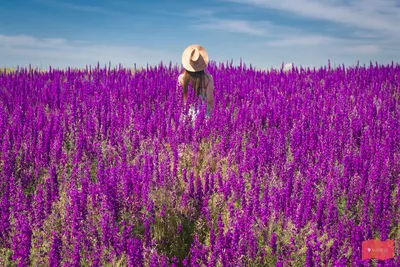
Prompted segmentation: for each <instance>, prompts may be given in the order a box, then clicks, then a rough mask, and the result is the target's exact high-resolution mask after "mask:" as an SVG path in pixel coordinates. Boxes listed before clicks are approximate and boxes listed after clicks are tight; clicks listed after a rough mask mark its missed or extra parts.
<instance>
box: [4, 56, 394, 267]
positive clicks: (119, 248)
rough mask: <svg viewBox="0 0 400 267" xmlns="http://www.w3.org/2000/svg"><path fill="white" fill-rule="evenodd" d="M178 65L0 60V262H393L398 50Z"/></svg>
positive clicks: (353, 264)
mask: <svg viewBox="0 0 400 267" xmlns="http://www.w3.org/2000/svg"><path fill="white" fill-rule="evenodd" d="M180 71H181V69H180V68H179V67H176V66H171V65H169V66H166V65H163V64H160V65H159V66H154V67H148V68H147V69H142V70H140V71H136V72H133V71H131V70H128V69H123V68H115V69H110V68H100V67H99V66H97V67H96V68H93V69H91V68H87V69H85V70H52V69H50V70H48V71H44V72H43V71H40V72H39V71H37V70H32V69H17V70H15V71H12V72H4V71H3V72H0V133H1V134H0V265H1V266H14V265H18V266H29V265H31V266H47V265H48V266H79V265H81V266H101V265H103V266H118V265H119V266H142V265H143V266H182V265H184V266H346V265H348V266H350V264H352V266H372V265H370V264H375V260H368V261H364V262H362V261H361V242H362V241H363V240H367V239H373V238H377V239H380V240H386V239H393V240H395V255H396V257H395V258H394V259H391V260H387V261H385V263H383V262H382V263H381V262H378V266H399V265H400V258H399V256H398V255H399V253H400V241H399V238H400V222H399V219H400V216H399V214H400V192H399V191H400V124H399V121H400V102H399V95H400V66H399V65H390V66H380V65H372V64H371V65H370V66H354V67H344V66H342V67H339V68H334V69H332V68H330V67H329V66H328V67H324V68H320V69H314V70H310V69H302V68H293V69H292V70H290V71H288V72H284V71H283V70H271V71H259V70H255V69H253V68H252V67H251V66H250V67H246V66H244V65H242V64H240V66H233V65H232V64H219V65H217V64H216V63H214V62H213V63H211V64H210V66H209V68H208V71H209V73H211V74H212V75H213V77H214V81H215V86H216V89H215V99H216V106H215V111H214V114H212V118H211V119H206V118H205V116H204V115H205V107H204V108H203V109H202V110H201V112H200V114H199V115H198V117H197V119H196V120H195V121H194V122H191V121H189V119H188V117H187V116H184V114H185V113H187V111H188V107H189V105H190V104H191V103H193V101H194V98H193V92H192V91H190V92H191V93H190V99H189V102H188V104H187V106H185V107H183V106H182V96H181V92H180V91H177V88H176V79H177V77H178V75H179V73H180ZM383 264H385V265H383Z"/></svg>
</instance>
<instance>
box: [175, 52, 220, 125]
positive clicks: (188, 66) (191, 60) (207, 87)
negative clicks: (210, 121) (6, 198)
mask: <svg viewBox="0 0 400 267" xmlns="http://www.w3.org/2000/svg"><path fill="white" fill-rule="evenodd" d="M207 64H208V54H207V52H206V50H205V49H204V48H203V47H202V46H200V45H190V46H188V47H187V48H186V49H185V50H184V51H183V53H182V65H183V68H184V72H183V73H182V74H180V75H179V77H178V87H181V88H182V91H183V103H184V104H185V105H186V102H187V98H188V86H189V83H192V87H193V89H194V90H195V93H196V96H197V97H199V99H200V100H201V101H204V100H206V103H207V112H206V116H207V117H210V114H211V113H212V111H213V110H214V80H213V77H212V76H211V75H210V74H207V73H205V72H204V70H205V68H206V67H207ZM199 104H201V103H199ZM199 108H200V105H197V107H196V108H193V107H191V108H190V112H191V113H192V114H191V115H192V117H193V116H196V115H197V113H198V112H199Z"/></svg>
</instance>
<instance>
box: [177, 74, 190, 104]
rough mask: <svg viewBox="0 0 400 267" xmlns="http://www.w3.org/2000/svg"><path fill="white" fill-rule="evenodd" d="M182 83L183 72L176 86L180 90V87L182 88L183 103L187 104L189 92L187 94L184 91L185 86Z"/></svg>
mask: <svg viewBox="0 0 400 267" xmlns="http://www.w3.org/2000/svg"><path fill="white" fill-rule="evenodd" d="M182 84H183V74H181V75H179V77H178V81H177V84H176V87H177V88H178V90H179V88H181V89H182V94H183V104H184V105H186V102H187V98H188V97H187V94H185V91H184V88H183V86H182Z"/></svg>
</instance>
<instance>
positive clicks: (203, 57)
mask: <svg viewBox="0 0 400 267" xmlns="http://www.w3.org/2000/svg"><path fill="white" fill-rule="evenodd" d="M207 64H208V54H207V51H206V50H205V49H204V48H203V47H202V46H201V45H196V44H194V45H190V46H188V47H186V49H185V50H184V51H183V53H182V65H183V67H184V68H185V69H186V70H188V71H192V72H196V71H202V70H204V69H205V68H206V67H207Z"/></svg>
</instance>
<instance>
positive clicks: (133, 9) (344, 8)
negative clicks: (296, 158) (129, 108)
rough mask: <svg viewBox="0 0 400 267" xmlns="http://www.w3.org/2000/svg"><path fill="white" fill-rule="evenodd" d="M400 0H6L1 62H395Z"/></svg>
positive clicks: (399, 50)
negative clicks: (190, 58)
mask: <svg viewBox="0 0 400 267" xmlns="http://www.w3.org/2000/svg"><path fill="white" fill-rule="evenodd" d="M399 25H400V1H399V0H354V1H351V0H204V1H187V0H186V1H183V0H177V1H165V0H164V1H161V0H160V1H152V0H147V1H135V0H131V1H129V0H97V1H89V0H64V1H62V0H30V1H28V0H26V1H23V0H12V1H10V0H0V66H1V67H3V66H9V67H13V66H17V65H19V66H26V65H28V64H32V65H33V66H38V67H42V68H48V67H49V66H50V65H51V66H53V67H60V68H64V67H67V66H71V67H84V66H85V65H95V64H96V63H97V62H100V64H103V65H104V64H108V62H109V61H111V63H112V65H117V64H119V63H121V64H122V65H124V66H125V67H133V64H134V63H136V64H137V65H138V66H143V65H146V64H147V63H148V64H151V65H153V64H157V63H159V62H161V61H163V62H168V63H169V62H170V61H172V63H180V58H181V53H182V51H183V50H184V48H185V47H186V46H188V45H190V44H194V43H198V44H201V45H203V46H204V47H205V48H206V49H207V51H208V53H209V56H210V59H211V60H215V61H217V62H226V61H230V60H233V61H234V63H238V62H239V60H240V58H242V59H243V61H244V62H245V63H247V64H250V63H251V64H252V65H253V66H255V67H259V68H269V67H271V66H274V67H278V66H281V65H282V62H284V63H294V64H296V65H302V66H320V65H325V64H327V62H328V59H329V60H330V61H331V63H332V64H345V65H353V64H356V63H357V60H359V61H360V63H361V64H369V62H370V61H373V62H376V61H377V62H378V63H381V64H388V63H390V62H391V61H392V60H393V61H395V62H399V61H400V60H399V58H400V27H399Z"/></svg>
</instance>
